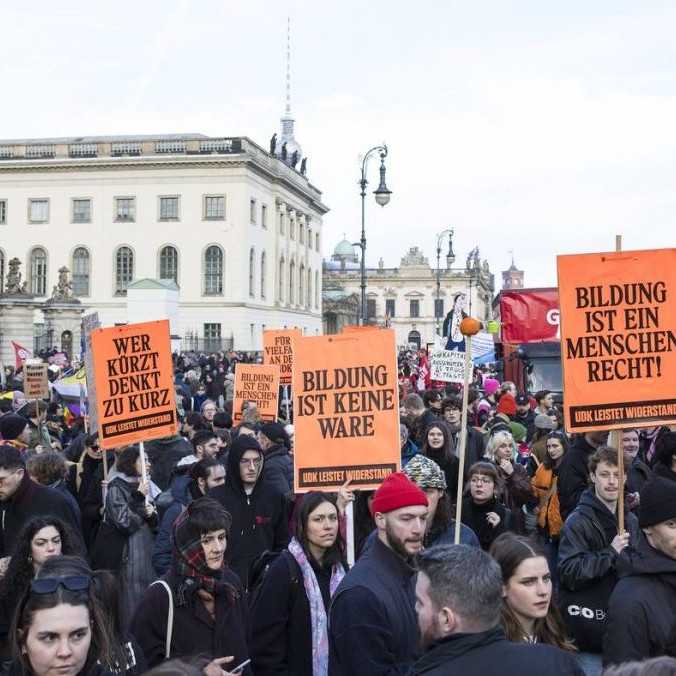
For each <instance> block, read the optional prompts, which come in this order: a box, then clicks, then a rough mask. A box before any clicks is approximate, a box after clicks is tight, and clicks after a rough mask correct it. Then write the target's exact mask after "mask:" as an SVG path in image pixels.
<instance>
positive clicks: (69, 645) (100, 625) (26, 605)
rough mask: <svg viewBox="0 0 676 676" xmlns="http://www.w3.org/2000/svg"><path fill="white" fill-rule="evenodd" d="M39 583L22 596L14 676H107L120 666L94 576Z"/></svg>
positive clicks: (15, 635)
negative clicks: (55, 675)
mask: <svg viewBox="0 0 676 676" xmlns="http://www.w3.org/2000/svg"><path fill="white" fill-rule="evenodd" d="M83 569H84V570H85V571H86V572H87V574H84V575H77V576H73V575H68V576H54V577H40V578H39V579H37V580H34V581H33V582H32V583H31V584H30V586H29V587H28V589H27V590H26V592H25V593H24V594H23V596H22V598H21V600H20V602H19V604H18V606H17V610H16V616H15V620H14V624H13V626H12V634H11V643H12V648H13V654H14V656H15V657H14V661H13V662H12V663H11V665H10V666H9V669H8V671H7V673H9V674H10V675H11V676H19V675H22V676H29V675H30V676H48V675H49V674H60V675H61V676H78V675H82V676H85V675H86V676H103V675H107V674H111V673H112V672H111V668H112V666H113V665H116V664H120V663H121V659H120V656H119V644H118V642H117V640H116V637H115V636H114V634H113V631H112V628H111V623H110V621H109V620H108V611H107V609H106V608H105V607H104V606H103V604H102V603H101V600H100V599H99V597H98V596H97V594H96V593H95V590H94V580H95V578H94V577H93V574H92V573H91V571H90V570H89V569H88V568H87V567H86V566H83Z"/></svg>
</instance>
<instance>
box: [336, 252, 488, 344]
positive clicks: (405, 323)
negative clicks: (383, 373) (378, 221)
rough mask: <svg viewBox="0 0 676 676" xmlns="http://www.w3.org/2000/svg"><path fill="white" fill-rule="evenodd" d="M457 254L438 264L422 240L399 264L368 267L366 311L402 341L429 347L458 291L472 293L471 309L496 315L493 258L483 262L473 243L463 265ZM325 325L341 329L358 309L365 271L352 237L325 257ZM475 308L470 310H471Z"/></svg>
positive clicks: (476, 314) (481, 314) (354, 317)
mask: <svg viewBox="0 0 676 676" xmlns="http://www.w3.org/2000/svg"><path fill="white" fill-rule="evenodd" d="M454 263H455V257H454V256H452V255H449V256H446V257H444V258H443V259H442V263H441V265H442V266H443V267H441V268H440V269H439V271H438V272H439V282H440V284H439V289H438V291H437V269H436V267H433V266H431V265H430V264H429V261H428V259H427V258H426V257H425V256H424V255H423V253H422V252H421V251H420V249H419V248H418V247H417V246H414V247H411V248H410V249H409V250H408V252H407V253H406V254H405V255H404V256H403V258H402V259H401V263H400V265H399V267H396V268H386V267H385V265H384V262H383V260H382V259H381V260H380V263H379V265H378V267H377V268H367V269H366V279H367V285H366V299H367V301H366V302H367V317H368V322H369V323H375V324H379V325H382V326H386V325H387V326H390V327H391V328H393V329H394V330H395V331H396V336H397V344H398V345H401V346H403V345H408V344H412V345H417V346H422V347H424V346H425V344H426V343H431V342H433V340H434V334H435V330H436V328H437V326H438V327H439V329H441V327H442V325H443V320H444V317H445V316H446V313H447V312H448V311H449V310H450V309H451V306H452V301H453V297H454V295H455V294H456V293H459V292H463V293H465V294H467V299H468V302H467V308H466V309H467V311H468V312H471V314H472V316H474V317H478V318H480V319H482V320H488V319H490V317H491V301H492V298H493V292H494V284H495V282H494V277H493V274H492V273H491V271H490V269H489V266H488V262H487V261H485V260H484V261H483V263H482V262H481V260H480V258H479V249H478V247H477V248H474V249H473V250H472V251H471V252H470V254H469V255H468V257H467V260H466V263H465V266H464V267H454V265H453V264H454ZM323 275H324V289H325V294H324V313H323V319H324V330H325V332H326V333H337V332H339V331H340V330H341V329H342V327H343V326H344V325H345V324H346V323H356V320H357V319H358V315H359V296H360V282H361V273H360V267H359V258H358V256H357V254H356V252H355V248H354V247H353V246H352V244H350V242H349V241H348V240H343V241H342V242H340V243H339V244H338V245H337V246H336V248H335V250H334V252H333V255H332V256H331V258H330V259H329V260H328V261H324V266H323ZM470 308H471V310H470Z"/></svg>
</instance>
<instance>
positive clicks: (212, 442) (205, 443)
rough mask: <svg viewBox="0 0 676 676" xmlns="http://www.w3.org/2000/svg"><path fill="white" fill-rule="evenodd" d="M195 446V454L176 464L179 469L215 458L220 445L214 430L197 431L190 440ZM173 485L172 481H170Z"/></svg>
mask: <svg viewBox="0 0 676 676" xmlns="http://www.w3.org/2000/svg"><path fill="white" fill-rule="evenodd" d="M190 441H191V442H192V445H193V449H194V450H193V452H192V454H189V455H184V456H183V457H182V458H181V459H180V460H179V461H178V462H177V463H176V464H177V466H178V467H181V466H186V465H192V464H193V463H195V462H198V461H199V460H201V459H202V458H215V457H216V456H217V455H218V451H219V450H220V449H219V445H218V436H217V435H216V433H215V432H214V431H213V430H210V429H200V430H196V431H195V433H194V434H193V435H192V438H191V439H190ZM170 483H171V480H170Z"/></svg>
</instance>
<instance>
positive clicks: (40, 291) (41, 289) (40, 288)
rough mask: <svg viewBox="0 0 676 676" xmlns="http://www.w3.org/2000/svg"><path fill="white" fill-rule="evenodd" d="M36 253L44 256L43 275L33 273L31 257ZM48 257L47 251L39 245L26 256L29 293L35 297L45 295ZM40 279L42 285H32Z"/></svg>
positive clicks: (32, 248)
mask: <svg viewBox="0 0 676 676" xmlns="http://www.w3.org/2000/svg"><path fill="white" fill-rule="evenodd" d="M37 251H40V252H42V253H43V254H44V258H43V261H44V271H43V275H37V274H34V272H33V256H34V255H35V253H36V252H37ZM48 266H49V256H48V254H47V249H46V248H45V247H43V246H40V245H39V244H36V245H35V246H33V247H31V250H30V252H29V254H28V274H29V279H30V284H29V287H30V292H31V293H32V294H33V295H35V296H46V295H47V276H48V274H49V267H48ZM38 277H40V278H41V279H42V284H39V281H38V283H34V282H35V280H36V279H37V278H38Z"/></svg>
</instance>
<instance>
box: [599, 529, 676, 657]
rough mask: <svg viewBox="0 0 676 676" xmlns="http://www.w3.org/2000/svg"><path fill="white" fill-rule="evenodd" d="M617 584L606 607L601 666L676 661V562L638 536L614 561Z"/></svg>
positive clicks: (642, 536)
mask: <svg viewBox="0 0 676 676" xmlns="http://www.w3.org/2000/svg"><path fill="white" fill-rule="evenodd" d="M617 574H618V576H619V578H620V580H619V582H618V583H617V585H616V586H615V589H614V590H613V594H612V596H611V597H610V605H609V606H608V622H607V626H606V635H605V639H604V642H603V662H604V664H620V663H622V662H631V661H634V660H636V661H640V660H644V659H646V658H648V657H657V656H658V655H671V656H672V657H674V656H676V560H674V559H672V558H671V557H669V556H667V555H666V554H663V553H662V552H660V551H658V550H657V549H654V548H653V547H651V546H650V544H649V542H648V540H647V538H646V536H645V535H644V534H643V533H640V535H639V536H638V541H637V542H636V544H635V546H633V547H627V548H626V549H625V550H624V551H623V552H622V553H621V554H620V556H619V557H618V559H617Z"/></svg>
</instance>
